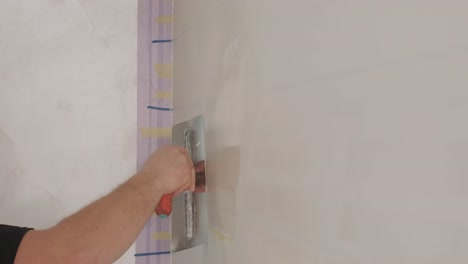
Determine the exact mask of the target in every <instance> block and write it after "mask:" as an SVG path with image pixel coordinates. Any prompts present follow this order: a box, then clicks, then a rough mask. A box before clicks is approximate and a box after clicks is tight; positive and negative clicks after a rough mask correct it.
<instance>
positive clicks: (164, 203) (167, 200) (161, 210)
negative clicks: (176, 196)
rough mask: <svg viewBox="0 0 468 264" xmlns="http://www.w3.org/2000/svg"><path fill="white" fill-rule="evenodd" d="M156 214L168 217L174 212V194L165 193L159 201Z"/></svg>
mask: <svg viewBox="0 0 468 264" xmlns="http://www.w3.org/2000/svg"><path fill="white" fill-rule="evenodd" d="M155 212H156V214H157V215H158V216H159V217H161V218H166V217H168V216H170V215H171V213H172V194H165V195H163V197H162V198H161V200H160V201H159V204H158V206H157V207H156V210H155Z"/></svg>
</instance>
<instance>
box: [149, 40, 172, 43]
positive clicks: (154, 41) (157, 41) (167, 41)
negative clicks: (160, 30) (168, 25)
mask: <svg viewBox="0 0 468 264" xmlns="http://www.w3.org/2000/svg"><path fill="white" fill-rule="evenodd" d="M170 42H172V39H155V40H153V41H151V43H170Z"/></svg>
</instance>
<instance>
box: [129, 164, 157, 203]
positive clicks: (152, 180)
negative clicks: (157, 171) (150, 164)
mask: <svg viewBox="0 0 468 264" xmlns="http://www.w3.org/2000/svg"><path fill="white" fill-rule="evenodd" d="M135 178H136V179H137V181H138V182H139V185H141V189H144V190H146V191H145V193H146V196H148V197H150V198H151V200H153V201H159V199H161V197H162V195H163V194H164V192H163V189H162V186H161V185H160V183H159V181H158V180H157V178H158V177H155V176H154V175H153V174H150V173H147V172H145V171H140V172H138V173H137V174H136V175H135Z"/></svg>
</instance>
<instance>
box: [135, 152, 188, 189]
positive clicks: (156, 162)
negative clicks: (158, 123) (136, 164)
mask: <svg viewBox="0 0 468 264" xmlns="http://www.w3.org/2000/svg"><path fill="white" fill-rule="evenodd" d="M140 174H144V175H146V177H151V178H152V179H154V180H155V182H156V184H157V186H158V188H159V189H160V190H161V192H162V193H163V194H175V195H177V194H179V193H181V192H183V191H186V190H190V191H195V168H194V166H193V163H192V160H191V159H190V156H189V155H188V153H187V151H186V150H185V149H184V148H181V147H177V146H172V145H166V146H163V147H161V148H159V149H158V150H157V151H156V152H154V153H153V154H152V155H151V157H149V158H148V160H147V161H146V163H145V165H144V166H143V168H142V169H141V171H140Z"/></svg>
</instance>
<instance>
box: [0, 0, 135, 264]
mask: <svg viewBox="0 0 468 264" xmlns="http://www.w3.org/2000/svg"><path fill="white" fill-rule="evenodd" d="M136 9H137V2H136V1H134V0H117V1H115V0H112V1H110V0H102V1H101V0H100V1H93V0H80V1H78V0H58V1H57V0H34V1H27V0H22V1H18V0H2V1H0V222H1V223H7V224H16V225H24V226H31V227H35V228H45V227H49V226H51V225H53V224H55V223H56V222H57V221H59V220H60V219H61V218H63V217H65V216H67V215H69V214H71V213H73V212H75V211H76V210H78V209H80V208H81V207H83V206H84V205H86V204H87V203H89V202H91V201H93V200H95V199H97V198H99V197H100V196H102V195H104V194H105V193H107V192H108V191H110V190H111V189H112V188H114V187H115V186H116V185H117V184H119V183H121V182H123V181H124V180H125V179H127V178H128V177H129V176H131V175H132V174H133V173H134V172H135V168H136V163H135V156H136V153H135V149H136V146H135V142H136V105H135V104H136V29H137V27H136V23H137V12H136ZM133 252H134V250H133V249H131V250H130V251H129V253H128V254H126V256H125V257H124V258H122V260H121V261H119V262H117V263H133V262H134V259H133V256H132V255H133Z"/></svg>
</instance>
